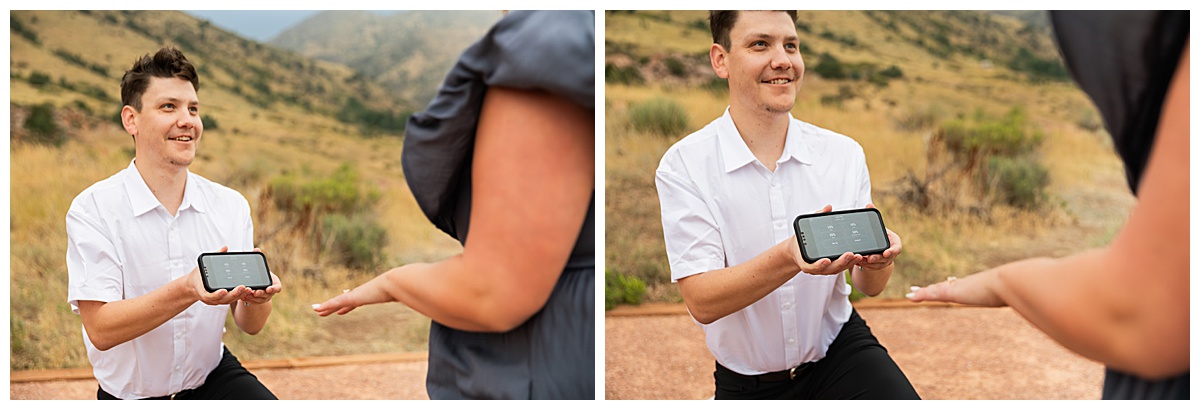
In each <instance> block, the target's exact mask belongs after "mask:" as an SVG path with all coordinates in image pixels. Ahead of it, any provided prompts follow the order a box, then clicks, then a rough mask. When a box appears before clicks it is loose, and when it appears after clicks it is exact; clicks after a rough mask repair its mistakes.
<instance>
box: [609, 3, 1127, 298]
mask: <svg viewBox="0 0 1200 410" xmlns="http://www.w3.org/2000/svg"><path fill="white" fill-rule="evenodd" d="M707 17H708V13H707V12H706V11H607V12H605V14H604V18H605V37H604V49H605V73H604V76H605V90H606V94H605V96H606V97H605V108H606V114H605V115H606V117H605V129H606V131H605V132H606V134H605V138H606V148H605V149H606V153H605V154H606V162H605V166H606V172H605V177H606V180H605V187H606V189H607V191H606V192H608V193H609V195H607V196H606V203H605V206H606V208H605V235H606V247H607V249H606V256H605V262H606V267H605V269H606V272H605V282H606V284H605V296H606V300H605V302H606V307H607V308H609V309H611V308H612V307H614V306H616V305H620V304H639V303H643V302H681V301H682V299H681V297H680V296H679V291H678V287H677V286H676V285H674V284H672V283H670V268H669V266H668V264H667V259H666V253H665V249H664V247H663V235H662V222H661V214H660V209H659V205H658V196H657V191H656V190H655V186H654V171H655V169H656V168H657V167H658V163H659V160H660V159H661V158H662V154H663V153H664V152H665V151H666V150H667V148H668V147H670V146H671V145H672V144H673V143H675V142H676V141H678V140H680V139H681V138H683V137H684V136H686V135H687V134H690V133H691V132H693V131H695V130H698V129H700V128H701V127H703V126H704V125H705V124H707V123H709V122H711V121H712V120H714V119H716V118H717V117H719V116H720V115H721V114H722V112H723V111H724V110H725V107H726V106H727V105H728V101H729V100H728V87H727V84H726V81H725V80H723V79H720V78H717V77H716V75H715V74H714V73H713V70H712V68H711V65H710V63H709V58H708V52H709V46H710V45H711V44H712V35H711V33H710V31H709V28H708V21H707ZM796 30H797V32H798V34H799V36H800V51H801V54H802V55H803V58H804V62H805V66H806V73H805V76H804V81H803V84H802V87H801V89H800V93H799V96H798V100H797V102H796V106H795V108H794V109H793V110H792V115H793V116H795V117H796V118H797V119H800V120H803V121H806V122H809V123H812V124H814V125H817V126H819V127H823V128H827V129H830V130H833V131H835V132H838V133H841V134H844V135H847V136H849V137H851V138H853V139H855V140H856V141H858V142H859V144H861V145H862V146H863V149H864V150H865V152H866V156H867V166H868V168H869V170H870V172H871V183H872V187H873V192H872V197H873V199H874V201H875V205H876V206H877V207H878V208H879V209H880V210H881V212H882V213H883V217H884V221H885V223H886V225H887V227H888V228H889V229H891V230H893V231H895V232H896V233H898V234H899V235H900V237H901V238H902V239H903V242H904V253H903V254H902V255H901V256H900V257H899V258H898V259H897V261H896V269H895V272H894V273H893V275H892V278H891V280H890V282H889V283H888V287H887V289H886V290H885V291H884V292H883V294H882V295H880V297H882V298H903V295H904V294H905V293H907V292H908V289H909V286H911V285H926V284H929V283H933V282H937V281H941V280H944V279H945V278H946V277H947V276H959V277H962V276H965V275H968V274H970V273H973V272H977V271H980V270H983V269H986V268H989V267H993V266H996V265H999V264H1002V263H1005V262H1008V261H1013V260H1016V259H1021V258H1027V257H1033V256H1040V255H1046V256H1062V255H1066V254H1069V253H1072V252H1074V251H1077V250H1080V249H1084V248H1089V247H1099V246H1103V245H1106V244H1107V243H1108V242H1109V241H1110V240H1111V239H1112V237H1113V236H1114V234H1115V233H1116V232H1117V230H1118V229H1119V228H1120V226H1121V225H1122V224H1123V223H1124V221H1125V219H1126V216H1127V214H1128V212H1129V211H1130V210H1131V209H1132V205H1133V203H1134V198H1133V196H1132V194H1131V193H1130V191H1129V188H1128V185H1127V183H1126V181H1125V174H1124V170H1123V168H1122V166H1121V163H1120V161H1119V159H1118V158H1117V157H1116V155H1115V153H1114V152H1113V149H1112V146H1111V142H1110V140H1109V138H1108V136H1107V135H1106V134H1105V131H1104V129H1103V124H1102V120H1101V119H1100V117H1099V115H1098V114H1097V111H1096V110H1095V108H1094V107H1093V105H1092V104H1091V102H1090V101H1089V100H1088V99H1087V97H1086V96H1085V95H1084V94H1083V93H1082V92H1081V91H1080V90H1079V89H1078V88H1077V87H1076V86H1075V85H1074V83H1073V82H1072V81H1071V79H1070V76H1069V75H1068V73H1067V71H1066V69H1065V68H1064V66H1063V64H1062V61H1061V59H1060V57H1059V55H1058V50H1057V48H1056V46H1055V44H1054V41H1053V38H1052V36H1051V31H1050V30H1051V29H1050V27H1049V23H1048V16H1047V14H1046V13H1045V12H1042V11H1005V12H989V11H800V12H799V18H798V21H797V23H796ZM858 297H861V294H858V293H857V292H856V293H855V294H854V295H852V296H851V298H852V299H855V298H858Z"/></svg>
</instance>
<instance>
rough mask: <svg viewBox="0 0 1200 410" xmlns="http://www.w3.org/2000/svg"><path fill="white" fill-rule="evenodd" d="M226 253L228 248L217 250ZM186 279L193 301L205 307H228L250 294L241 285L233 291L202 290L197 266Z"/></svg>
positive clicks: (201, 281) (201, 279) (248, 290)
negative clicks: (199, 302) (201, 303)
mask: <svg viewBox="0 0 1200 410" xmlns="http://www.w3.org/2000/svg"><path fill="white" fill-rule="evenodd" d="M227 251H229V247H228V246H222V247H221V250H219V251H217V252H221V253H223V252H227ZM271 276H272V278H271V280H272V281H275V278H274V276H275V275H271ZM188 277H189V279H188V284H189V286H188V290H189V291H190V293H191V294H192V297H193V298H194V299H195V300H198V301H201V302H204V304H206V305H213V306H217V305H228V304H230V303H233V302H237V301H238V300H240V299H242V298H243V297H244V296H246V295H247V294H251V293H252V292H251V291H250V289H248V288H246V287H245V286H242V285H238V287H236V288H233V291H228V290H225V289H217V291H216V292H209V291H208V290H207V289H204V278H203V277H201V276H200V267H199V266H197V267H195V268H193V269H192V271H191V272H190V273H188ZM272 283H276V282H272ZM271 286H275V285H274V284H272V285H271ZM268 299H269V298H268Z"/></svg>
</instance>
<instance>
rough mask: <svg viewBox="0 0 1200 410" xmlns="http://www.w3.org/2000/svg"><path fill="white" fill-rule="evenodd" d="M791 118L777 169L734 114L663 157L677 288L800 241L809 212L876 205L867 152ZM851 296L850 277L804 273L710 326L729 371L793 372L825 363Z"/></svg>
mask: <svg viewBox="0 0 1200 410" xmlns="http://www.w3.org/2000/svg"><path fill="white" fill-rule="evenodd" d="M789 119H790V122H789V125H788V131H787V142H786V144H785V146H784V149H783V154H782V155H781V156H780V158H779V160H778V161H776V165H775V166H776V168H775V172H771V171H770V170H768V169H767V167H766V166H764V165H763V164H762V163H761V162H759V161H758V160H757V159H756V158H755V157H754V155H753V153H751V152H750V148H749V147H747V146H746V143H745V142H744V141H743V140H742V137H741V134H739V133H738V130H737V127H735V126H734V123H733V119H732V118H731V117H730V116H729V111H728V109H727V110H726V111H725V115H723V116H721V118H718V119H717V120H715V121H713V122H712V123H709V124H708V125H707V126H705V127H704V128H702V129H700V130H699V131H697V132H695V133H693V134H691V135H689V136H687V137H685V138H684V139H682V140H680V141H679V142H677V143H675V145H673V146H672V147H671V148H670V149H668V150H667V153H666V154H665V155H663V158H662V162H661V163H659V166H658V171H657V172H656V174H655V183H656V184H657V186H658V196H659V201H660V204H661V206H662V221H663V234H664V236H665V240H666V248H667V257H668V259H669V262H670V266H671V280H672V281H673V282H675V281H678V280H680V279H682V278H685V277H688V276H690V275H696V274H703V273H705V272H709V271H712V270H716V269H721V268H725V267H729V266H735V265H739V264H742V263H744V262H746V261H749V260H750V259H753V258H754V257H756V256H758V255H759V254H761V253H762V252H764V251H766V250H767V249H768V248H770V247H771V246H774V245H775V244H778V243H779V242H782V241H784V240H786V239H789V238H790V237H791V236H792V235H794V234H795V231H794V230H793V228H792V221H793V219H795V218H796V216H798V215H800V214H807V213H812V212H816V211H818V210H820V209H821V208H822V207H824V206H825V205H826V204H831V205H833V209H834V210H842V209H855V208H862V207H864V206H866V205H867V204H868V203H870V202H871V180H870V175H869V174H868V172H867V165H866V157H865V156H864V155H863V150H862V147H861V146H859V145H858V143H857V142H855V141H854V140H852V139H850V138H848V137H846V136H844V135H840V134H837V133H835V132H832V131H829V130H825V129H822V128H819V127H816V126H813V125H811V124H808V123H805V122H802V121H799V120H797V119H795V118H791V117H790V116H789ZM797 246H798V245H797ZM849 293H850V287H849V285H847V284H846V282H845V279H844V276H843V275H828V276H814V275H808V274H805V273H799V274H797V275H796V276H795V277H793V278H792V279H791V280H789V281H788V282H787V283H785V284H783V286H780V287H779V288H778V289H776V290H774V291H772V292H771V293H770V294H768V295H767V296H766V297H764V298H762V299H761V300H759V301H757V302H755V303H754V304H752V305H750V306H748V307H746V308H745V309H742V310H740V311H738V312H735V313H732V314H730V315H728V316H726V317H723V318H721V319H718V320H717V321H715V322H713V323H711V324H708V325H701V327H702V328H703V329H704V333H705V337H706V341H707V343H708V348H709V350H710V351H712V354H713V356H714V357H715V358H716V360H717V362H719V363H721V365H723V366H725V367H726V368H728V369H730V370H733V371H735V372H738V373H741V374H745V375H755V374H762V373H767V372H773V371H779V370H784V369H788V368H791V367H794V366H797V365H799V364H802V363H806V362H811V361H815V360H820V359H821V358H823V357H825V353H826V351H827V350H828V348H829V345H830V344H831V343H833V340H834V338H835V337H837V334H838V332H839V331H840V330H841V328H842V325H843V324H844V323H846V320H848V319H849V317H850V302H849V299H848V295H849Z"/></svg>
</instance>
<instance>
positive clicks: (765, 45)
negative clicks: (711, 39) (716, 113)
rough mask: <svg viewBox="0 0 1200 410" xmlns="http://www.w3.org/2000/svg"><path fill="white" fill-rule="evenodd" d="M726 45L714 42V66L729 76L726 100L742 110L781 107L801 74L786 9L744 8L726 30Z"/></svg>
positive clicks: (790, 99)
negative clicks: (727, 33)
mask: <svg viewBox="0 0 1200 410" xmlns="http://www.w3.org/2000/svg"><path fill="white" fill-rule="evenodd" d="M729 40H730V45H729V49H728V50H724V48H723V47H721V46H719V45H715V44H714V45H713V49H712V52H711V53H710V54H709V56H710V57H711V59H712V64H713V69H714V70H716V72H717V75H718V76H720V77H721V78H727V79H729V99H730V101H729V103H730V105H731V106H732V107H740V108H739V109H742V110H752V111H760V112H761V111H763V110H765V111H767V112H772V113H786V112H789V111H791V110H792V106H793V105H795V104H796V93H797V92H798V91H799V90H800V82H801V80H803V78H804V60H803V59H802V58H801V57H800V46H799V45H800V39H799V37H798V36H797V35H796V26H795V25H794V23H793V22H792V19H791V17H790V16H788V15H787V13H781V12H770V11H743V12H740V13H738V17H737V21H736V22H735V23H734V25H733V28H731V29H730V30H729Z"/></svg>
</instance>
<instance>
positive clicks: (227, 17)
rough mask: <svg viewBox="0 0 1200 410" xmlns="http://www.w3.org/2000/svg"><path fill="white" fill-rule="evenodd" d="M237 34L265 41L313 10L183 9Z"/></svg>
mask: <svg viewBox="0 0 1200 410" xmlns="http://www.w3.org/2000/svg"><path fill="white" fill-rule="evenodd" d="M184 12H185V13H188V14H191V15H193V16H196V17H199V18H202V19H205V20H208V21H211V22H212V23H213V24H214V25H216V26H218V27H221V28H223V29H225V30H229V31H232V32H234V33H236V34H237V35H240V36H242V37H246V38H249V39H251V40H256V41H260V42H267V41H269V40H271V39H272V38H274V37H275V36H276V35H278V34H279V33H282V32H283V30H286V29H287V28H289V27H291V26H292V25H295V24H296V23H299V22H301V21H304V19H306V18H309V17H310V16H312V15H313V14H317V11H315V10H185V11H184Z"/></svg>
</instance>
